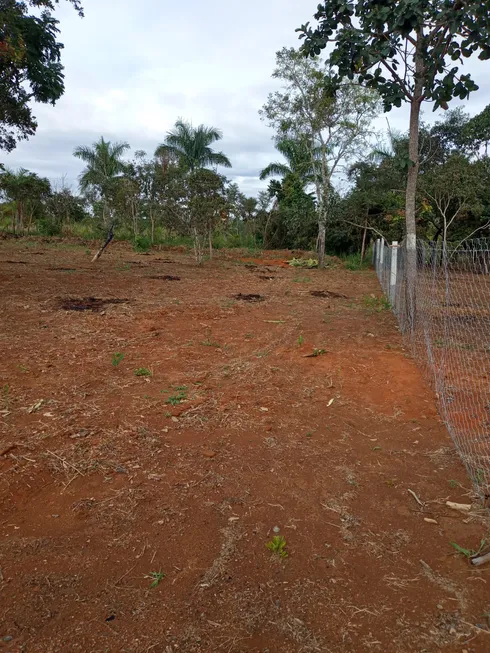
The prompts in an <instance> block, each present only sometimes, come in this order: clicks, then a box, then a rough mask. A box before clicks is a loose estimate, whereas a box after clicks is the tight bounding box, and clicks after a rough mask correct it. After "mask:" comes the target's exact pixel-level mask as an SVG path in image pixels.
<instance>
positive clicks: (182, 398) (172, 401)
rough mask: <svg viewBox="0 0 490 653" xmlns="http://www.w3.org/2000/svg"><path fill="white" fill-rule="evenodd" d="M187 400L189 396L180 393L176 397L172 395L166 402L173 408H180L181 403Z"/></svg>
mask: <svg viewBox="0 0 490 653" xmlns="http://www.w3.org/2000/svg"><path fill="white" fill-rule="evenodd" d="M186 399H187V394H186V393H185V392H178V393H177V394H176V395H170V397H169V398H168V399H167V401H166V402H165V403H166V404H170V405H171V406H178V405H179V404H180V403H182V402H183V401H185V400H186Z"/></svg>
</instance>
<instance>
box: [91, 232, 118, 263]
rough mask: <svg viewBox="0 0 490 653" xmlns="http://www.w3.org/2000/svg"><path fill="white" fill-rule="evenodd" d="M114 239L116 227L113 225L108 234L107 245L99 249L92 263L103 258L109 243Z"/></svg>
mask: <svg viewBox="0 0 490 653" xmlns="http://www.w3.org/2000/svg"><path fill="white" fill-rule="evenodd" d="M113 238H114V225H111V228H110V229H109V233H108V234H107V238H106V239H105V243H104V244H103V245H102V247H101V248H100V249H99V251H98V252H97V254H96V255H95V256H94V258H93V259H92V263H95V261H96V260H97V259H99V258H100V257H101V255H102V252H103V251H104V250H105V248H106V247H107V246H108V245H109V243H110V242H111V240H112V239H113Z"/></svg>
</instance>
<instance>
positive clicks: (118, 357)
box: [111, 351, 124, 367]
mask: <svg viewBox="0 0 490 653" xmlns="http://www.w3.org/2000/svg"><path fill="white" fill-rule="evenodd" d="M123 360H124V354H123V353H122V352H120V351H116V353H115V354H112V360H111V363H112V367H117V366H118V365H119V363H122V361H123Z"/></svg>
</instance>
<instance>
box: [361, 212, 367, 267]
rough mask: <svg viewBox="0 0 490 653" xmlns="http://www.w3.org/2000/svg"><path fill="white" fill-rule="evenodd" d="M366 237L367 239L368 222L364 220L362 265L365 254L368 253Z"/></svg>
mask: <svg viewBox="0 0 490 653" xmlns="http://www.w3.org/2000/svg"><path fill="white" fill-rule="evenodd" d="M366 237H367V220H364V233H363V234H362V245H361V264H362V262H363V261H364V254H365V253H366Z"/></svg>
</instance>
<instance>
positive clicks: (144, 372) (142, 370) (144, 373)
mask: <svg viewBox="0 0 490 653" xmlns="http://www.w3.org/2000/svg"><path fill="white" fill-rule="evenodd" d="M134 375H135V376H152V374H151V370H149V369H148V368H147V367H138V368H137V369H136V370H134Z"/></svg>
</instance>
